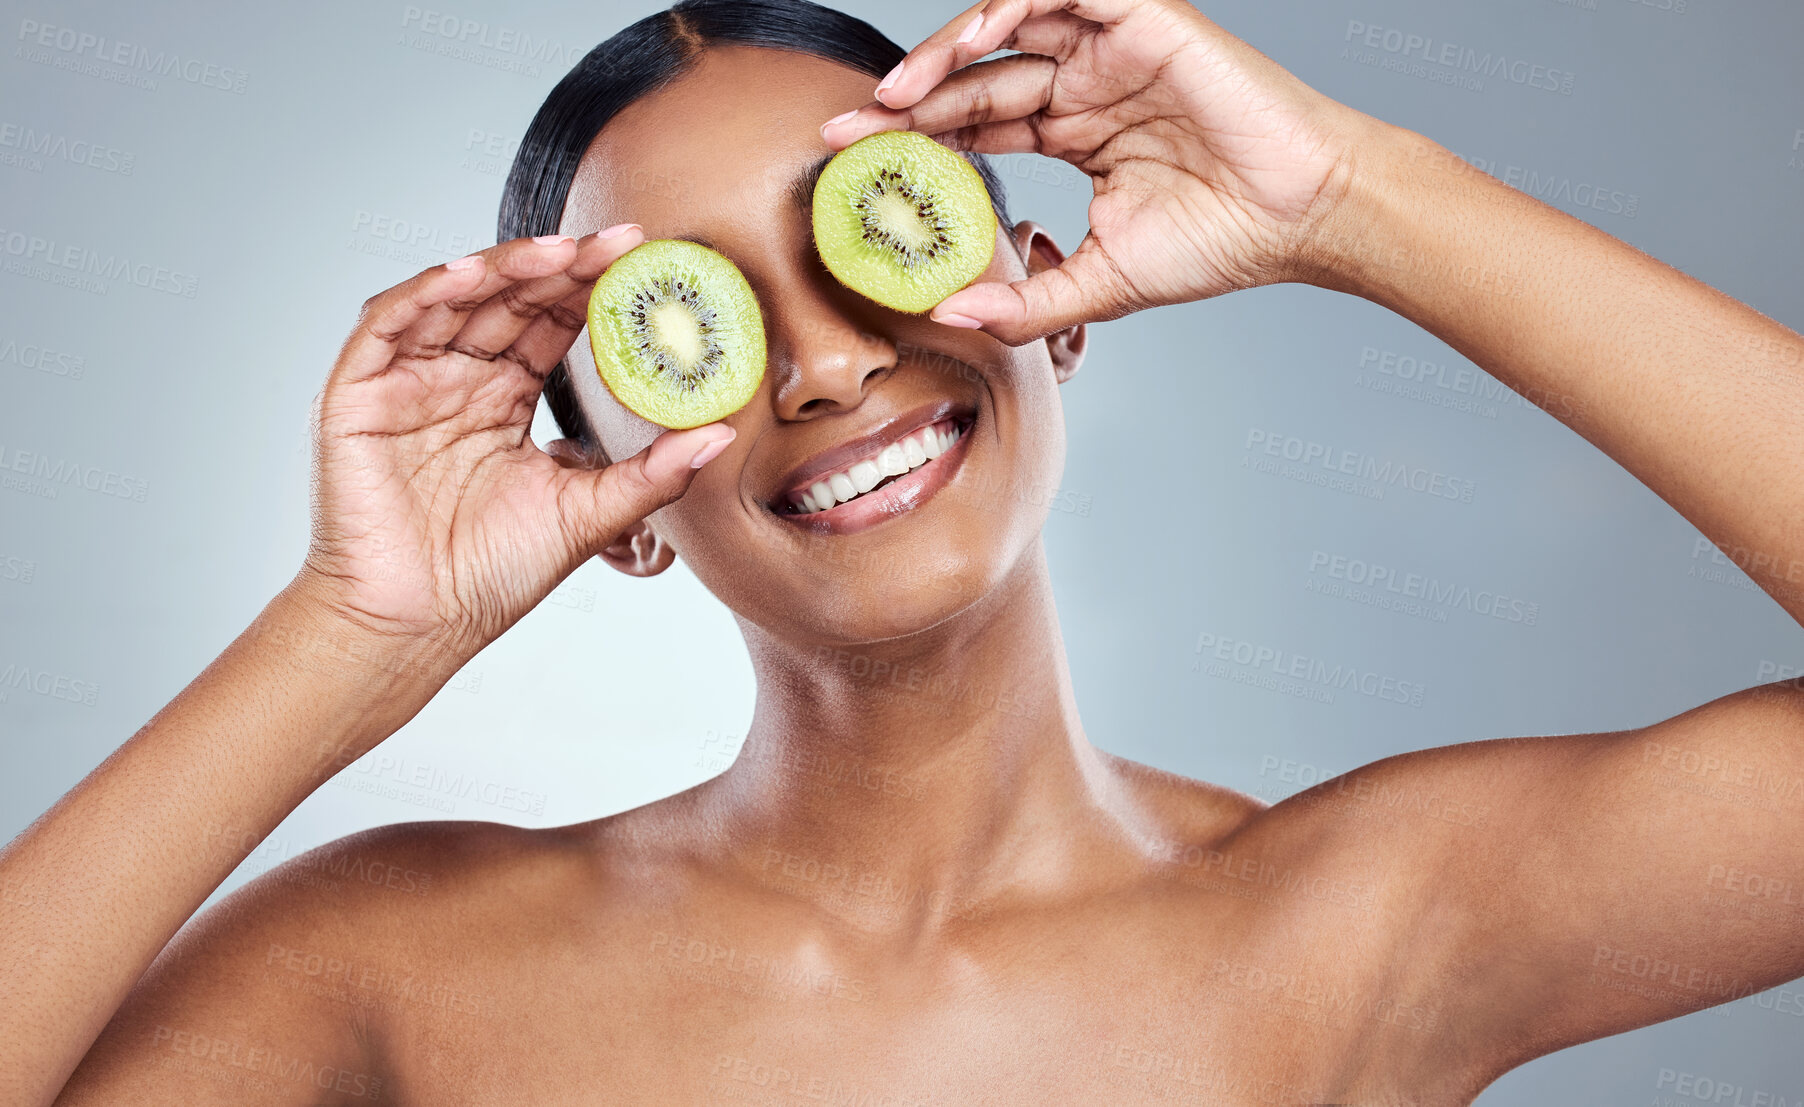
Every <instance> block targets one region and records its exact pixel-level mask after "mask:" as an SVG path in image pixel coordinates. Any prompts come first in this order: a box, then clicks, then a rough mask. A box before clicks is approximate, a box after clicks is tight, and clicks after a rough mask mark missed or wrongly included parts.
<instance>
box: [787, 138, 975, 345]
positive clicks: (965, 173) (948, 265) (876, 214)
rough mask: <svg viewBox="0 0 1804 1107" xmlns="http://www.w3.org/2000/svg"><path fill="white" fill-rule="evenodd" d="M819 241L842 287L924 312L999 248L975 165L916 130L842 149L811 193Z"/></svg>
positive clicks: (965, 281) (970, 276) (817, 244)
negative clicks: (812, 194)
mask: <svg viewBox="0 0 1804 1107" xmlns="http://www.w3.org/2000/svg"><path fill="white" fill-rule="evenodd" d="M813 209H814V244H815V248H816V249H817V250H819V251H820V255H821V260H822V261H823V262H825V263H826V265H827V268H828V269H829V270H830V271H831V272H832V273H833V275H834V276H835V277H837V278H839V281H840V283H841V284H843V285H845V286H846V287H848V288H850V289H852V290H854V291H855V292H858V293H860V294H862V295H864V296H868V297H869V298H871V299H873V300H875V301H877V302H878V303H880V304H883V305H884V306H885V307H892V308H895V309H896V310H898V311H907V312H914V313H920V312H924V311H926V310H928V309H929V308H931V307H933V306H934V305H935V304H937V303H939V302H940V301H941V300H943V299H945V298H946V297H947V296H950V295H952V294H953V293H954V292H957V291H958V290H959V289H961V288H963V287H965V286H966V285H968V284H970V283H971V282H972V281H974V280H976V279H977V277H978V275H979V274H981V273H982V272H983V271H984V270H985V269H987V268H989V265H990V257H991V255H992V254H994V253H995V250H996V213H995V211H994V210H992V209H991V207H990V194H989V190H988V189H986V188H984V186H983V178H982V177H979V176H978V175H977V170H976V169H975V168H974V167H973V166H972V165H971V163H970V162H968V161H966V160H965V159H964V158H961V157H959V156H958V155H957V154H955V153H953V152H952V151H951V150H949V149H947V148H946V147H944V146H942V145H940V144H939V143H937V142H935V141H934V140H933V139H931V138H928V137H927V136H926V135H924V134H921V133H920V132H919V131H879V132H878V133H877V134H874V135H867V136H865V137H864V138H861V139H859V140H858V141H857V142H854V143H853V144H852V145H850V146H848V147H846V148H845V149H844V150H841V151H840V152H839V153H838V154H837V155H835V156H834V158H833V160H832V161H830V162H828V163H827V167H826V168H825V169H823V170H822V171H821V179H820V181H819V183H817V184H816V185H815V186H814V205H813Z"/></svg>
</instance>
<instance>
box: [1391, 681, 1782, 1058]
mask: <svg viewBox="0 0 1804 1107" xmlns="http://www.w3.org/2000/svg"><path fill="white" fill-rule="evenodd" d="M1455 751H1460V752H1458V753H1456V752H1455ZM1431 752H1432V753H1435V754H1440V755H1442V757H1441V761H1442V765H1441V767H1440V768H1439V769H1437V770H1435V771H1438V772H1442V773H1446V774H1451V775H1452V776H1453V777H1455V778H1456V779H1457V780H1458V781H1459V788H1460V789H1461V790H1463V791H1464V792H1465V793H1467V794H1478V795H1482V796H1484V797H1487V798H1488V799H1489V800H1490V807H1491V809H1492V811H1493V814H1492V816H1491V826H1490V827H1489V828H1488V829H1486V830H1484V831H1483V833H1482V834H1480V835H1476V836H1474V837H1472V838H1471V839H1470V840H1469V843H1468V848H1465V849H1462V850H1455V851H1450V852H1448V853H1447V854H1446V855H1445V858H1444V861H1443V863H1442V864H1441V865H1440V866H1438V877H1437V879H1436V881H1435V882H1434V885H1433V887H1432V889H1431V892H1430V898H1431V900H1432V902H1433V907H1432V909H1431V910H1430V912H1429V913H1428V914H1427V915H1426V916H1425V921H1431V922H1432V923H1433V924H1434V926H1433V932H1432V933H1431V934H1428V935H1425V936H1424V940H1425V941H1429V942H1433V941H1435V940H1436V938H1437V937H1438V938H1439V947H1438V950H1437V956H1436V961H1437V962H1438V967H1439V970H1440V976H1441V978H1442V979H1443V980H1444V981H1446V982H1447V988H1448V995H1447V999H1448V1001H1449V1007H1450V1008H1451V1009H1453V1010H1457V1011H1460V1012H1461V1021H1462V1022H1463V1023H1464V1024H1465V1025H1466V1027H1467V1028H1468V1029H1470V1030H1471V1031H1473V1032H1474V1034H1475V1037H1476V1038H1477V1039H1479V1040H1484V1041H1490V1042H1495V1043H1499V1044H1498V1045H1497V1046H1496V1048H1498V1049H1500V1050H1503V1051H1505V1052H1506V1053H1510V1054H1512V1055H1510V1056H1500V1057H1499V1058H1498V1060H1499V1061H1500V1062H1502V1063H1503V1067H1505V1068H1507V1067H1509V1066H1512V1065H1514V1064H1519V1063H1521V1062H1522V1061H1524V1060H1527V1059H1528V1058H1530V1057H1533V1056H1538V1055H1541V1054H1544V1053H1548V1052H1551V1051H1552V1050H1554V1049H1559V1048H1562V1047H1564V1046H1567V1045H1572V1044H1575V1043H1577V1042H1581V1041H1588V1040H1591V1039H1593V1038H1599V1037H1603V1036H1605V1035H1609V1034H1615V1033H1620V1032H1621V1031H1624V1030H1628V1029H1632V1028H1634V1027H1637V1026H1644V1025H1647V1024H1650V1023H1654V1022H1660V1021H1663V1020H1665V1019H1669V1018H1674V1017H1677V1016H1679V1015H1682V1014H1685V1013H1688V1012H1690V1011H1695V1010H1699V1009H1701V1008H1704V1007H1709V1006H1713V1005H1715V1004H1718V1003H1723V1002H1727V1001H1729V1000H1733V999H1738V998H1741V997H1743V996H1746V995H1750V994H1753V993H1755V992H1759V991H1763V990H1765V989H1767V988H1770V987H1772V986H1774V985H1777V984H1780V983H1783V982H1785V981H1787V980H1790V979H1792V978H1794V977H1797V976H1799V975H1801V974H1804V690H1800V689H1799V688H1798V687H1797V686H1795V685H1792V684H1785V683H1780V684H1771V685H1762V686H1759V687H1755V688H1750V689H1746V690H1744V691H1741V692H1736V693H1733V694H1731V695H1727V696H1723V697H1720V698H1718V699H1715V700H1712V701H1710V702H1709V703H1706V704H1703V705H1702V706H1700V707H1697V708H1694V709H1692V710H1690V711H1687V712H1684V713H1683V714H1680V715H1677V716H1674V717H1673V718H1671V719H1667V720H1665V721H1663V722H1660V723H1656V724H1654V725H1651V726H1646V727H1640V728H1636V729H1632V730H1623V731H1615V732H1611V733H1602V734H1584V735H1570V736H1556V737H1538V738H1522V739H1512V740H1506V741H1502V742H1481V743H1474V744H1472V745H1470V746H1464V747H1450V748H1448V749H1446V750H1441V751H1431ZM1798 1013H1800V1014H1804V1000H1801V1001H1799V1006H1798ZM1499 1071H1501V1070H1499Z"/></svg>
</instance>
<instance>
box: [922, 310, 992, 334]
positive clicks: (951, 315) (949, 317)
mask: <svg viewBox="0 0 1804 1107" xmlns="http://www.w3.org/2000/svg"><path fill="white" fill-rule="evenodd" d="M933 321H934V322H935V323H944V324H946V326H948V327H963V328H965V329H966V330H971V331H974V330H976V329H977V328H979V327H981V326H983V320H981V319H973V318H971V317H970V316H969V315H960V314H959V313H958V312H956V311H949V312H947V313H946V314H944V315H935V316H934V317H933Z"/></svg>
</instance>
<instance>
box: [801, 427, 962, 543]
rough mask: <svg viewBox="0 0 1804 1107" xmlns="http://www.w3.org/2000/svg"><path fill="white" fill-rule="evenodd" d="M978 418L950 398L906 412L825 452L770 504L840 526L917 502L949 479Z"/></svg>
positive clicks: (855, 527)
mask: <svg viewBox="0 0 1804 1107" xmlns="http://www.w3.org/2000/svg"><path fill="white" fill-rule="evenodd" d="M975 421H976V412H974V411H957V410H952V405H950V404H936V405H934V408H933V409H930V410H923V411H921V412H920V413H919V414H918V415H917V416H915V417H914V418H909V417H906V416H905V417H903V418H901V419H898V420H896V421H895V422H894V423H893V424H891V426H890V427H888V428H885V429H884V430H882V431H879V432H877V433H874V434H872V435H870V436H868V437H866V438H865V439H863V440H854V441H853V442H849V443H846V444H845V445H842V446H840V447H837V448H835V449H833V450H830V451H827V452H826V453H825V454H823V455H821V457H820V459H819V460H820V462H821V464H819V465H817V466H810V467H806V468H804V469H803V471H802V472H800V473H799V474H798V475H796V476H793V477H791V478H790V480H789V486H788V488H787V489H786V490H785V491H783V492H780V493H778V495H777V496H776V497H775V499H774V500H773V501H772V502H771V503H770V504H769V505H768V508H769V510H770V511H772V512H773V513H775V514H776V515H778V516H780V517H782V518H786V519H792V520H794V521H796V522H798V523H799V522H804V521H806V522H807V523H808V524H810V525H812V526H813V527H816V528H819V527H827V528H829V529H831V530H833V531H839V530H842V529H846V528H850V529H853V530H858V529H863V527H864V526H865V525H868V524H870V523H873V522H876V521H877V520H878V518H879V517H884V516H889V515H893V514H894V513H895V512H896V511H897V510H906V509H908V508H912V507H915V506H918V505H919V504H920V503H922V502H925V500H926V499H927V498H928V497H930V496H931V495H932V493H933V492H934V491H936V490H937V489H938V487H939V486H940V485H941V484H944V483H945V482H946V481H947V480H949V479H950V474H951V471H952V469H955V468H956V467H957V465H958V461H959V459H960V458H962V456H963V454H964V452H965V451H964V450H962V449H960V448H959V446H960V444H961V443H962V442H963V441H964V439H965V438H966V437H967V436H968V435H969V434H970V432H971V427H972V425H973V424H974V423H975ZM904 428H907V429H904ZM949 467H950V468H949ZM809 469H812V471H809ZM873 512H875V513H876V514H875V515H873ZM866 516H872V517H871V518H869V519H867V518H865V517H866Z"/></svg>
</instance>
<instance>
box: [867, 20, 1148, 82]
mask: <svg viewBox="0 0 1804 1107" xmlns="http://www.w3.org/2000/svg"><path fill="white" fill-rule="evenodd" d="M1137 2H1143V0H990V2H989V3H987V4H984V5H982V6H981V7H980V8H972V9H969V10H968V11H966V12H965V13H964V14H962V15H960V16H959V17H958V18H956V19H954V20H953V21H952V22H950V23H948V24H946V25H945V26H944V27H942V28H940V29H939V30H938V31H935V32H934V33H933V34H932V35H929V36H928V37H927V39H926V40H924V41H923V42H922V43H921V44H920V45H919V46H916V47H915V48H914V49H913V50H910V51H909V52H908V55H907V56H906V57H904V58H903V59H902V61H901V63H900V64H898V65H897V66H896V68H895V69H894V70H892V71H891V72H890V74H889V76H887V77H885V78H884V80H883V83H881V84H879V85H878V86H877V91H876V93H875V94H874V95H875V99H876V100H877V101H878V102H879V103H882V104H885V105H887V106H889V107H892V108H905V107H909V106H911V105H913V104H914V103H916V102H917V101H918V100H920V98H921V97H923V96H925V95H927V93H928V91H929V90H931V89H932V88H934V87H935V86H936V85H938V84H939V83H940V82H941V81H943V80H945V79H946V75H947V74H949V73H951V72H952V71H953V70H954V69H957V68H959V67H960V66H962V65H965V64H967V63H969V62H971V61H974V60H976V59H978V58H981V57H983V56H984V55H985V54H989V53H992V52H994V51H996V50H1000V49H1002V48H1003V44H1004V43H1005V42H1007V41H1008V40H1009V39H1010V38H1011V37H1012V36H1013V35H1014V34H1015V33H1016V31H1017V30H1018V29H1019V28H1020V26H1021V25H1022V24H1023V23H1025V22H1027V21H1028V20H1029V19H1032V18H1034V17H1036V16H1045V15H1051V14H1053V13H1055V12H1068V13H1070V14H1071V15H1073V16H1076V17H1078V18H1080V19H1084V20H1088V21H1090V22H1092V23H1098V24H1104V25H1107V24H1113V23H1119V22H1121V21H1122V20H1123V19H1125V18H1127V17H1128V16H1129V14H1131V12H1132V11H1133V7H1134V4H1135V3H1137Z"/></svg>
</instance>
